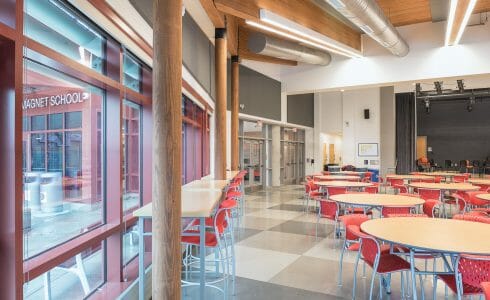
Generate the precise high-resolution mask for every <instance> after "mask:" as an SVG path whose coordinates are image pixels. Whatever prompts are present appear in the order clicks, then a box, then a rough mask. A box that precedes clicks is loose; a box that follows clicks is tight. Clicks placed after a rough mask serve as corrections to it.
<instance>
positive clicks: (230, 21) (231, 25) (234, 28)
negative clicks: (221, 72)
mask: <svg viewBox="0 0 490 300" xmlns="http://www.w3.org/2000/svg"><path fill="white" fill-rule="evenodd" d="M226 36H227V42H228V52H230V54H231V55H232V56H236V55H238V20H237V19H236V18H235V17H234V16H231V15H227V16H226Z"/></svg>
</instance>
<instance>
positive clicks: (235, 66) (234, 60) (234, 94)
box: [231, 56, 240, 171]
mask: <svg viewBox="0 0 490 300" xmlns="http://www.w3.org/2000/svg"><path fill="white" fill-rule="evenodd" d="M239 76H240V59H239V57H238V56H232V57H231V170H232V171H237V170H238V169H239V168H238V165H239V163H238V160H239V155H238V154H239V153H238V152H239V147H238V126H239V125H238V111H239V105H240V98H239V96H240V93H239V88H240V87H239V84H240V77H239Z"/></svg>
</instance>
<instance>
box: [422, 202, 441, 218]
mask: <svg viewBox="0 0 490 300" xmlns="http://www.w3.org/2000/svg"><path fill="white" fill-rule="evenodd" d="M441 205H442V203H441V201H439V200H434V199H429V200H425V202H424V204H423V206H422V210H423V212H424V214H426V215H427V216H429V217H431V218H434V217H435V211H436V209H438V210H439V209H440V207H441Z"/></svg>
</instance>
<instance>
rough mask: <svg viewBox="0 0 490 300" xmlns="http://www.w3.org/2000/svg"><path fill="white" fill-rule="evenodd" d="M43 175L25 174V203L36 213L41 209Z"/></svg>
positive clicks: (36, 173)
mask: <svg viewBox="0 0 490 300" xmlns="http://www.w3.org/2000/svg"><path fill="white" fill-rule="evenodd" d="M41 174H42V173H41V172H27V173H24V201H25V202H24V203H25V206H26V207H29V208H30V209H31V210H34V211H38V210H40V209H41V199H40V196H41V195H40V192H41V191H40V184H41Z"/></svg>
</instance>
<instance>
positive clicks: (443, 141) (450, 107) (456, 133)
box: [417, 100, 490, 166]
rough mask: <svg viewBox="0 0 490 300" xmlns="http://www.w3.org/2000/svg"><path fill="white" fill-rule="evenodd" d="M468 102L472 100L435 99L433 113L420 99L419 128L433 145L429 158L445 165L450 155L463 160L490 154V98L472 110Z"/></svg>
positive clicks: (453, 160)
mask: <svg viewBox="0 0 490 300" xmlns="http://www.w3.org/2000/svg"><path fill="white" fill-rule="evenodd" d="M467 104H468V100H466V101H460V100H453V101H431V113H430V114H426V113H425V108H424V104H423V102H421V101H420V100H419V101H418V102H417V122H418V123H417V126H418V128H417V131H418V135H419V136H427V146H428V147H432V150H433V153H428V156H429V159H434V160H435V162H437V163H438V164H440V165H442V166H444V160H446V159H449V160H451V161H452V162H453V163H454V162H457V163H459V161H460V160H465V159H468V160H485V158H486V157H488V156H490V101H489V100H486V101H485V102H483V103H478V101H477V103H476V104H475V105H473V111H472V112H468V111H467V110H466V105H467Z"/></svg>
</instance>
